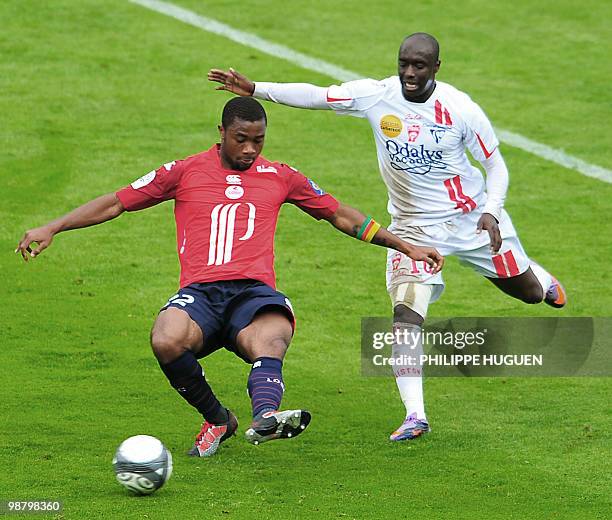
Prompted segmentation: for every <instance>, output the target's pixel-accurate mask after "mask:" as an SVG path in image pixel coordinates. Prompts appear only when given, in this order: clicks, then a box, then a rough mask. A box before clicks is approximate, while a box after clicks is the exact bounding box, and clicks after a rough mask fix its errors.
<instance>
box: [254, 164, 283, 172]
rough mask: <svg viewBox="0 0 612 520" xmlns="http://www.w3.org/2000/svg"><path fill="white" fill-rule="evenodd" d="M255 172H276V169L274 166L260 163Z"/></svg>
mask: <svg viewBox="0 0 612 520" xmlns="http://www.w3.org/2000/svg"><path fill="white" fill-rule="evenodd" d="M257 173H278V170H277V169H276V168H275V167H274V166H262V165H261V164H260V165H259V166H258V167H257Z"/></svg>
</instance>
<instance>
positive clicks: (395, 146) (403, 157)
mask: <svg viewBox="0 0 612 520" xmlns="http://www.w3.org/2000/svg"><path fill="white" fill-rule="evenodd" d="M385 146H386V148H387V152H388V153H389V162H390V164H391V167H392V168H393V169H394V170H399V171H405V172H408V173H415V174H417V175H425V174H426V173H429V172H430V171H431V169H432V167H435V168H440V169H446V168H447V165H446V163H445V162H443V161H442V150H429V149H427V148H425V145H422V144H421V145H419V146H411V145H410V143H403V144H399V143H397V142H395V141H394V140H392V139H388V140H387V142H386V143H385Z"/></svg>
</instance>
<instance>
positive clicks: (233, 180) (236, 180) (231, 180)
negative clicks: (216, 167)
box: [225, 175, 242, 184]
mask: <svg viewBox="0 0 612 520" xmlns="http://www.w3.org/2000/svg"><path fill="white" fill-rule="evenodd" d="M225 182H227V183H228V184H242V179H241V178H240V175H228V176H227V177H225Z"/></svg>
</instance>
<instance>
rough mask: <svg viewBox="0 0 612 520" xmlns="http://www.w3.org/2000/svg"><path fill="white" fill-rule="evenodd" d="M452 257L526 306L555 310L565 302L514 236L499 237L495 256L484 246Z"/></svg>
mask: <svg viewBox="0 0 612 520" xmlns="http://www.w3.org/2000/svg"><path fill="white" fill-rule="evenodd" d="M502 218H503V217H502ZM508 218H509V217H508ZM502 222H503V221H502ZM456 255H457V256H458V257H459V259H460V260H461V262H463V263H465V264H468V265H469V266H471V267H472V268H473V269H474V270H476V271H478V272H479V273H481V274H483V275H484V276H485V277H486V278H487V279H488V280H490V281H491V282H492V283H493V284H494V285H495V286H496V287H497V288H499V289H500V290H502V291H503V292H504V293H506V294H508V295H509V296H512V297H513V298H516V299H518V300H521V301H523V302H525V303H529V304H536V303H541V302H542V301H544V302H545V303H547V304H548V305H551V306H553V307H557V308H560V307H563V306H564V305H565V303H566V300H567V298H566V295H565V290H564V289H563V286H562V285H561V284H560V283H559V282H558V281H557V279H556V278H555V277H554V276H553V275H551V274H550V273H548V272H547V271H546V270H545V269H544V268H542V267H541V266H540V265H539V264H537V263H535V262H534V261H533V260H531V259H530V258H529V257H528V256H527V254H526V253H525V250H524V249H523V246H522V244H521V241H520V240H519V238H518V236H516V234H513V235H511V236H506V237H504V238H503V241H502V247H501V249H500V250H499V252H498V254H496V255H493V256H491V253H490V252H489V246H488V245H483V246H481V247H478V248H475V249H472V250H463V251H459V252H457V253H456Z"/></svg>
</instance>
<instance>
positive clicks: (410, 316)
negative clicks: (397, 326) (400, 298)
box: [393, 303, 424, 326]
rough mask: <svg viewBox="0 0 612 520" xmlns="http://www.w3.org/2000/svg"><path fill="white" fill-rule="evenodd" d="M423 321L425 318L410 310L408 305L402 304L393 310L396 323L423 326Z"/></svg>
mask: <svg viewBox="0 0 612 520" xmlns="http://www.w3.org/2000/svg"><path fill="white" fill-rule="evenodd" d="M423 321H424V320H423V316H421V315H420V314H419V313H418V312H415V311H413V310H412V309H410V308H408V307H407V306H406V305H403V304H401V303H400V304H398V305H396V306H395V307H394V308H393V322H394V323H410V324H412V325H418V326H421V325H422V324H423Z"/></svg>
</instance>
